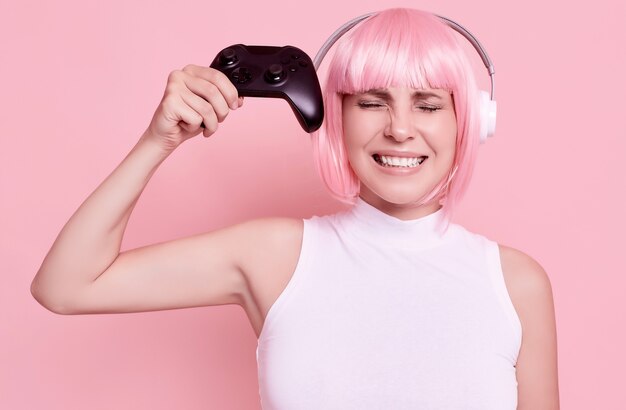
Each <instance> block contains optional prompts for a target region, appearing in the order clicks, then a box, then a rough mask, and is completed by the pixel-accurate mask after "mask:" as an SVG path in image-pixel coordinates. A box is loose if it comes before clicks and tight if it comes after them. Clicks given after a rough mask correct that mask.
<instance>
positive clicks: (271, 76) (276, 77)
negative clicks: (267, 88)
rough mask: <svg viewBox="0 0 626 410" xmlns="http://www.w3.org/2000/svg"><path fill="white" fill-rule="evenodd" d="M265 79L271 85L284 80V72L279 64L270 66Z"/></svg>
mask: <svg viewBox="0 0 626 410" xmlns="http://www.w3.org/2000/svg"><path fill="white" fill-rule="evenodd" d="M265 78H266V79H267V81H269V82H271V83H277V82H279V81H282V80H283V79H284V78H285V71H284V70H283V66H282V65H280V64H272V65H270V66H269V68H268V69H267V71H266V72H265Z"/></svg>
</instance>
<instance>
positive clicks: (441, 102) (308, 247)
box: [32, 9, 559, 410]
mask: <svg viewBox="0 0 626 410" xmlns="http://www.w3.org/2000/svg"><path fill="white" fill-rule="evenodd" d="M327 83H328V84H327V87H326V90H325V105H326V119H325V124H324V126H323V128H322V129H321V130H320V132H319V133H315V134H314V135H313V137H314V140H313V141H314V154H315V156H316V158H317V161H318V170H319V171H320V173H321V175H322V178H323V179H324V181H325V183H326V184H327V186H328V188H329V190H330V192H331V194H332V195H333V196H335V197H336V198H338V199H340V200H342V201H344V202H349V203H352V204H354V205H353V207H352V208H350V209H349V210H348V211H345V212H340V213H337V214H334V215H326V216H322V217H318V216H314V217H312V218H310V219H306V220H297V219H291V218H263V219H257V220H251V221H247V222H243V223H240V224H237V225H234V226H231V227H227V228H224V229H220V230H217V231H214V232H208V233H204V234H200V235H195V236H191V237H188V238H183V239H178V240H175V241H171V242H166V243H160V244H154V245H150V246H145V247H142V248H138V249H133V250H129V251H125V252H122V253H120V251H119V250H120V244H121V241H122V237H123V234H124V230H125V227H126V224H127V222H128V219H129V217H130V214H131V212H132V209H133V207H134V205H135V203H136V201H137V199H138V198H139V195H140V194H141V192H142V190H143V189H144V187H145V186H146V184H147V182H148V181H149V179H150V177H151V176H152V174H153V173H154V171H155V170H156V169H157V167H158V166H159V165H160V164H161V162H162V161H164V160H165V159H166V158H167V157H168V155H169V154H170V153H171V152H173V151H174V150H175V149H176V148H177V147H178V146H180V145H181V144H182V143H183V142H184V141H186V140H188V139H190V138H192V137H194V136H196V135H198V134H199V133H200V132H202V133H203V135H204V136H205V137H209V136H210V135H212V134H213V133H215V132H216V130H217V128H218V124H219V123H221V122H223V121H224V120H225V119H226V117H227V115H228V113H229V111H230V110H231V109H238V108H239V107H241V106H242V104H243V99H242V98H238V95H237V90H236V89H235V87H234V86H233V85H232V83H231V82H230V81H229V80H228V78H226V77H225V76H224V75H223V74H222V73H221V72H219V71H216V70H213V69H211V68H207V67H200V66H195V65H188V66H186V67H185V68H184V69H183V70H175V71H173V72H172V73H171V74H170V76H169V78H168V83H167V87H166V90H165V94H164V97H163V100H162V101H161V103H160V105H159V107H158V108H157V110H156V112H155V114H154V117H153V118H152V121H151V123H150V125H149V126H148V128H147V130H146V131H145V132H144V134H143V135H142V136H141V138H140V139H139V141H138V143H137V144H136V145H135V147H134V148H133V149H132V150H131V152H130V153H129V154H128V156H127V157H126V158H125V159H124V160H123V162H122V163H121V164H120V165H119V166H118V167H117V168H116V169H115V170H114V171H113V173H112V174H111V175H110V176H109V177H108V178H107V179H106V180H105V181H104V182H103V183H102V184H101V185H100V186H99V187H98V188H97V189H96V190H95V191H94V192H93V193H92V194H91V196H90V197H89V198H87V200H86V201H85V202H84V203H83V204H82V205H81V207H80V208H79V209H78V210H77V211H76V213H75V214H74V215H73V216H72V218H71V219H70V220H69V221H68V222H67V224H66V225H65V227H64V228H63V230H62V231H61V233H60V234H59V236H58V238H57V240H56V241H55V243H54V244H53V246H52V248H51V250H50V252H49V253H48V255H47V256H46V258H45V260H44V262H43V263H42V266H41V268H40V270H39V272H38V273H37V275H36V277H35V279H34V280H33V283H32V293H33V295H34V297H35V298H36V299H37V300H38V301H39V302H40V303H41V304H42V305H44V306H45V307H46V308H48V309H50V310H52V311H53V312H57V313H60V314H82V313H106V312H138V311H147V310H161V309H175V308H183V307H193V306H209V305H221V304H230V303H236V304H240V305H241V306H242V307H243V308H244V310H245V311H246V314H247V315H248V317H249V319H250V322H251V324H252V326H253V328H254V330H255V332H256V334H257V336H258V337H259V345H258V349H257V358H258V362H259V384H260V387H261V390H260V395H261V400H262V403H263V406H264V408H276V409H294V408H298V409H353V408H354V409H370V408H376V409H378V408H389V409H409V408H410V409H415V408H418V409H439V408H446V409H461V408H476V409H513V408H516V407H517V408H518V409H533V410H535V409H558V407H559V400H558V382H557V356H556V330H555V322H554V309H553V302H552V292H551V287H550V282H549V279H548V277H547V275H546V273H545V272H544V270H543V269H542V268H541V266H540V265H539V264H538V263H537V262H535V261H534V260H533V259H532V258H530V257H529V256H528V255H526V254H524V253H523V252H521V251H518V250H515V249H512V248H510V247H506V246H503V245H498V244H497V243H496V242H493V241H490V240H489V239H487V238H485V237H483V236H481V235H478V234H475V233H472V232H469V231H467V230H465V229H464V228H462V227H461V226H459V225H456V224H451V223H450V222H449V221H450V216H451V213H452V211H453V209H454V206H455V204H456V203H457V202H458V200H459V199H460V198H461V196H462V194H463V193H464V191H465V189H466V187H467V185H468V183H469V181H470V177H471V172H472V169H473V164H474V159H475V155H476V149H477V145H478V134H477V133H478V129H479V127H480V124H479V120H478V114H477V108H476V106H477V101H478V91H477V89H476V85H475V80H474V78H473V74H472V71H471V68H470V65H469V63H468V61H467V57H466V56H465V55H464V52H463V51H462V49H461V47H460V45H459V43H458V41H457V39H456V38H455V36H454V34H453V32H452V30H451V29H450V28H449V27H448V26H446V25H445V24H443V23H442V22H441V21H440V20H439V19H438V18H437V17H435V16H433V15H431V14H428V13H424V12H420V11H417V10H407V9H391V10H386V11H384V12H381V13H378V14H377V15H375V16H374V17H372V18H370V19H368V20H367V21H365V22H364V23H362V24H361V25H359V26H358V27H357V28H355V29H354V30H353V31H352V32H351V33H349V35H348V36H346V37H345V38H344V39H342V40H341V41H340V43H338V45H337V51H336V54H335V57H334V59H333V61H332V62H331V64H330V68H329V77H328V82H327ZM203 122H204V124H206V128H205V129H204V130H202V129H201V128H200V125H201V123H203ZM77 255H80V257H79V258H78V259H77Z"/></svg>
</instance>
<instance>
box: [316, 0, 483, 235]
mask: <svg viewBox="0 0 626 410" xmlns="http://www.w3.org/2000/svg"><path fill="white" fill-rule="evenodd" d="M458 36H459V35H458V34H457V33H456V32H455V31H454V30H453V29H452V28H450V27H449V26H448V25H447V24H445V23H444V22H442V21H441V19H440V18H439V17H437V16H435V15H433V14H430V13H427V12H424V11H420V10H414V9H404V8H393V9H388V10H384V11H381V12H379V13H377V14H375V15H373V16H371V17H369V18H368V19H366V20H364V21H363V22H361V23H359V25H357V26H356V27H354V28H352V30H350V31H349V32H348V33H346V34H344V36H343V37H342V38H341V39H340V40H338V41H337V43H336V51H335V54H334V56H333V59H332V61H331V63H330V65H329V69H328V77H327V80H326V87H325V89H324V92H323V95H324V106H325V118H324V123H323V124H322V127H321V128H320V129H319V130H317V131H315V132H314V133H313V134H312V137H313V155H314V160H315V161H314V162H315V165H316V168H317V171H318V172H319V174H320V176H321V177H322V179H323V181H324V183H325V184H326V187H327V188H328V190H329V191H330V193H331V195H332V196H333V197H335V198H336V199H338V200H339V201H341V202H344V203H349V204H354V203H355V202H356V200H357V198H358V196H359V191H360V181H359V179H358V177H357V176H356V174H355V173H354V171H353V170H352V168H351V166H350V164H349V162H348V157H347V154H346V148H345V145H344V142H343V125H342V111H341V106H342V98H343V95H344V94H354V93H357V92H363V91H367V90H371V89H373V88H387V87H398V86H405V87H410V88H439V89H445V90H447V91H449V92H451V93H452V98H453V102H454V107H455V114H456V121H457V129H458V132H457V138H456V152H455V157H454V162H453V164H452V167H451V169H450V171H449V173H448V176H447V178H444V179H443V180H442V181H440V182H439V183H438V184H437V185H436V186H435V187H434V189H433V190H432V191H431V192H429V193H427V194H426V195H425V196H424V197H423V198H421V199H420V201H419V202H418V204H419V205H421V204H424V203H428V202H431V201H433V200H438V201H439V203H440V204H442V205H443V215H444V218H443V219H444V222H445V226H446V228H445V229H447V226H448V224H449V221H450V219H451V217H452V213H453V211H454V208H455V205H456V204H457V203H458V201H459V200H460V199H461V198H462V196H463V195H464V193H465V191H466V189H467V187H468V185H469V182H470V179H471V176H472V173H473V169H474V163H475V159H476V154H477V149H478V144H479V134H478V133H479V129H480V125H479V122H478V121H479V117H480V113H479V93H478V88H477V86H476V80H475V78H474V72H473V70H472V67H471V64H470V62H469V60H468V58H467V55H466V54H465V52H464V50H463V49H462V47H461V44H460V41H459V37H458ZM460 40H463V41H466V40H464V39H463V38H460Z"/></svg>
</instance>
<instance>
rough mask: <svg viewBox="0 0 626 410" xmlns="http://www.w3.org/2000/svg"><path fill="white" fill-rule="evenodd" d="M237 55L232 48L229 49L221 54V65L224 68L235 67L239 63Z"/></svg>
mask: <svg viewBox="0 0 626 410" xmlns="http://www.w3.org/2000/svg"><path fill="white" fill-rule="evenodd" d="M237 60H238V58H237V53H236V52H235V50H233V49H232V48H227V49H225V50H223V51H222V52H221V53H220V64H221V65H224V66H229V65H233V64H235V63H236V62H237Z"/></svg>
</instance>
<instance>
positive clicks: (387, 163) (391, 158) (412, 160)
mask: <svg viewBox="0 0 626 410" xmlns="http://www.w3.org/2000/svg"><path fill="white" fill-rule="evenodd" d="M372 158H373V159H374V161H376V163H378V164H379V165H381V166H384V167H395V168H416V167H418V166H419V165H420V164H422V163H423V162H424V161H426V159H427V158H428V156H427V155H420V154H416V153H408V152H402V153H393V154H384V153H382V152H381V153H375V154H373V155H372Z"/></svg>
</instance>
